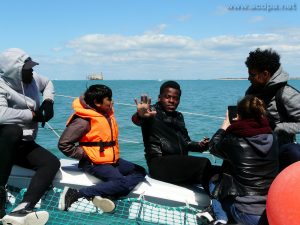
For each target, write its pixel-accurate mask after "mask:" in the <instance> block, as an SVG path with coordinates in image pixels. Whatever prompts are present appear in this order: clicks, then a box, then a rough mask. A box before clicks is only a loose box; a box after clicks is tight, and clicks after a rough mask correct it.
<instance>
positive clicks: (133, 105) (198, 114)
mask: <svg viewBox="0 0 300 225" xmlns="http://www.w3.org/2000/svg"><path fill="white" fill-rule="evenodd" d="M55 96H58V97H65V98H72V99H74V98H76V97H73V96H69V95H60V94H56V95H55ZM114 104H116V105H125V106H131V107H135V106H136V105H135V104H128V103H121V102H114ZM181 113H182V114H187V115H194V116H204V117H209V118H214V119H222V120H224V117H220V116H212V115H207V114H203V113H192V112H183V111H181Z"/></svg>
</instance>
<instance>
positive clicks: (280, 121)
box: [246, 67, 300, 144]
mask: <svg viewBox="0 0 300 225" xmlns="http://www.w3.org/2000/svg"><path fill="white" fill-rule="evenodd" d="M288 79H289V75H288V74H287V73H286V72H285V71H284V70H283V69H282V67H280V68H279V69H278V70H277V71H276V72H275V73H274V74H273V76H272V77H271V79H270V80H269V82H268V83H267V84H266V86H265V87H264V88H263V89H260V90H256V89H255V88H254V87H253V86H250V87H249V89H248V90H247V91H246V94H252V95H256V96H258V97H260V98H262V99H263V100H264V101H265V102H266V104H267V110H268V114H269V115H268V117H269V119H270V121H271V123H273V124H274V125H275V129H274V131H275V133H276V134H277V135H278V139H279V144H285V143H290V142H293V141H295V139H296V138H295V134H298V133H300V93H299V92H298V91H297V90H295V89H294V88H292V87H291V86H288V85H286V84H287V82H288ZM281 87H283V91H282V95H281V99H277V101H278V100H280V101H281V103H282V105H283V107H284V111H285V112H286V114H287V115H285V116H284V117H288V118H289V119H285V118H283V115H280V114H279V112H280V110H278V109H277V107H278V105H277V104H276V97H275V96H276V93H277V91H278V90H279V89H280V88H281Z"/></svg>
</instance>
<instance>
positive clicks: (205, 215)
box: [196, 212, 214, 224]
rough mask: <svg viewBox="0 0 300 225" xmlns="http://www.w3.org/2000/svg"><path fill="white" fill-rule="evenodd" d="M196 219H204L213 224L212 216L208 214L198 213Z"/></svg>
mask: <svg viewBox="0 0 300 225" xmlns="http://www.w3.org/2000/svg"><path fill="white" fill-rule="evenodd" d="M196 216H197V218H200V219H205V220H206V221H207V222H208V223H209V224H211V223H212V222H214V218H213V216H212V215H211V214H210V213H209V212H199V213H197V214H196Z"/></svg>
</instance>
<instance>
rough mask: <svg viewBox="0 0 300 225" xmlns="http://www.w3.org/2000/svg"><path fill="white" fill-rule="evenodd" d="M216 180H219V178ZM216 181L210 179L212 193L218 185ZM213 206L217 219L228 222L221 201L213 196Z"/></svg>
mask: <svg viewBox="0 0 300 225" xmlns="http://www.w3.org/2000/svg"><path fill="white" fill-rule="evenodd" d="M216 182H219V181H218V180H217V181H216ZM216 182H213V181H212V180H210V181H209V192H210V194H212V193H213V191H214V189H215V187H216ZM211 201H212V208H213V212H214V215H215V219H216V220H219V221H220V220H222V221H223V222H228V217H227V214H226V212H225V211H224V210H223V208H222V205H221V203H220V202H219V201H218V200H217V199H214V198H212V200H211Z"/></svg>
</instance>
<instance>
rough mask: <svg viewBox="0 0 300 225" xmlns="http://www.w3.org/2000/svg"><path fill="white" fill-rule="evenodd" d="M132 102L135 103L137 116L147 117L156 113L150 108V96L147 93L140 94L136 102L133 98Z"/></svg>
mask: <svg viewBox="0 0 300 225" xmlns="http://www.w3.org/2000/svg"><path fill="white" fill-rule="evenodd" d="M134 102H135V104H136V109H137V113H138V116H140V117H142V118H147V117H153V116H155V115H156V111H153V110H151V109H150V104H151V98H150V97H148V96H147V95H141V101H140V102H138V100H137V99H134Z"/></svg>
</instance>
